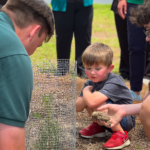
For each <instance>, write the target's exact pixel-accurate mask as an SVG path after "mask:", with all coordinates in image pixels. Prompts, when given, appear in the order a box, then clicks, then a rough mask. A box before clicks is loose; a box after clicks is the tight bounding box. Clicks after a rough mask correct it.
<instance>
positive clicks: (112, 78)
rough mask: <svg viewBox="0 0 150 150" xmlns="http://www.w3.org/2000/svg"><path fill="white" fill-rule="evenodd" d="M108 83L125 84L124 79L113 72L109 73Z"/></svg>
mask: <svg viewBox="0 0 150 150" xmlns="http://www.w3.org/2000/svg"><path fill="white" fill-rule="evenodd" d="M107 80H108V81H112V82H114V83H119V84H120V83H124V80H123V78H122V77H121V76H120V75H117V74H114V73H112V72H110V73H109V76H108V79H107Z"/></svg>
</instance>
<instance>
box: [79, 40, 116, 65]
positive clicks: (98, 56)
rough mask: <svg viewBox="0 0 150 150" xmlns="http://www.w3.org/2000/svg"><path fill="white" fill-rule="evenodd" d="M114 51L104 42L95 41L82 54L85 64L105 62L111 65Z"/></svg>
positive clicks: (104, 63)
mask: <svg viewBox="0 0 150 150" xmlns="http://www.w3.org/2000/svg"><path fill="white" fill-rule="evenodd" d="M112 60H113V52H112V50H111V48H110V47H109V46H107V45H105V44H103V43H94V44H91V45H90V46H88V47H87V48H86V49H85V51H84V52H83V54H82V62H83V65H87V66H92V65H99V64H103V65H105V66H107V67H109V66H110V65H111V64H112Z"/></svg>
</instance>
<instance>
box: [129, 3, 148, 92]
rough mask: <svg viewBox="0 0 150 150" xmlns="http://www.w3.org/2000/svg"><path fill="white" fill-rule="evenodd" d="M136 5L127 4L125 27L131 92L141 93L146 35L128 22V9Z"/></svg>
mask: <svg viewBox="0 0 150 150" xmlns="http://www.w3.org/2000/svg"><path fill="white" fill-rule="evenodd" d="M136 6H137V5H136V4H131V3H127V27H128V43H129V52H130V56H129V60H130V86H131V90H132V91H141V90H142V83H143V75H144V67H145V52H144V51H145V45H146V41H145V38H146V35H145V34H144V32H143V30H144V28H143V27H138V26H137V25H136V24H132V23H131V22H130V20H129V16H130V12H129V10H130V8H131V7H136Z"/></svg>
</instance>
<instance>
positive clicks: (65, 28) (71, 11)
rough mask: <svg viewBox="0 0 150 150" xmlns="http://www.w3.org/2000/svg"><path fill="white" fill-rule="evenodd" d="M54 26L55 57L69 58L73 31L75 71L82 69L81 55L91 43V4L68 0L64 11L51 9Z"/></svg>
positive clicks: (79, 71)
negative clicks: (69, 0) (85, 4)
mask: <svg viewBox="0 0 150 150" xmlns="http://www.w3.org/2000/svg"><path fill="white" fill-rule="evenodd" d="M53 13H54V18H55V28H56V46H57V59H70V51H71V42H72V38H73V33H74V37H75V59H76V60H77V73H78V74H80V73H81V72H82V71H84V67H83V64H82V60H81V56H82V53H83V51H84V50H85V49H86V47H87V46H89V45H90V44H91V32H92V20H93V6H88V7H84V6H83V2H68V3H67V10H66V12H60V11H53Z"/></svg>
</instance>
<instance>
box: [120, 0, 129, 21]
mask: <svg viewBox="0 0 150 150" xmlns="http://www.w3.org/2000/svg"><path fill="white" fill-rule="evenodd" d="M118 13H119V15H120V17H121V18H122V19H125V17H126V16H125V15H126V14H127V2H126V0H119V3H118Z"/></svg>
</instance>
